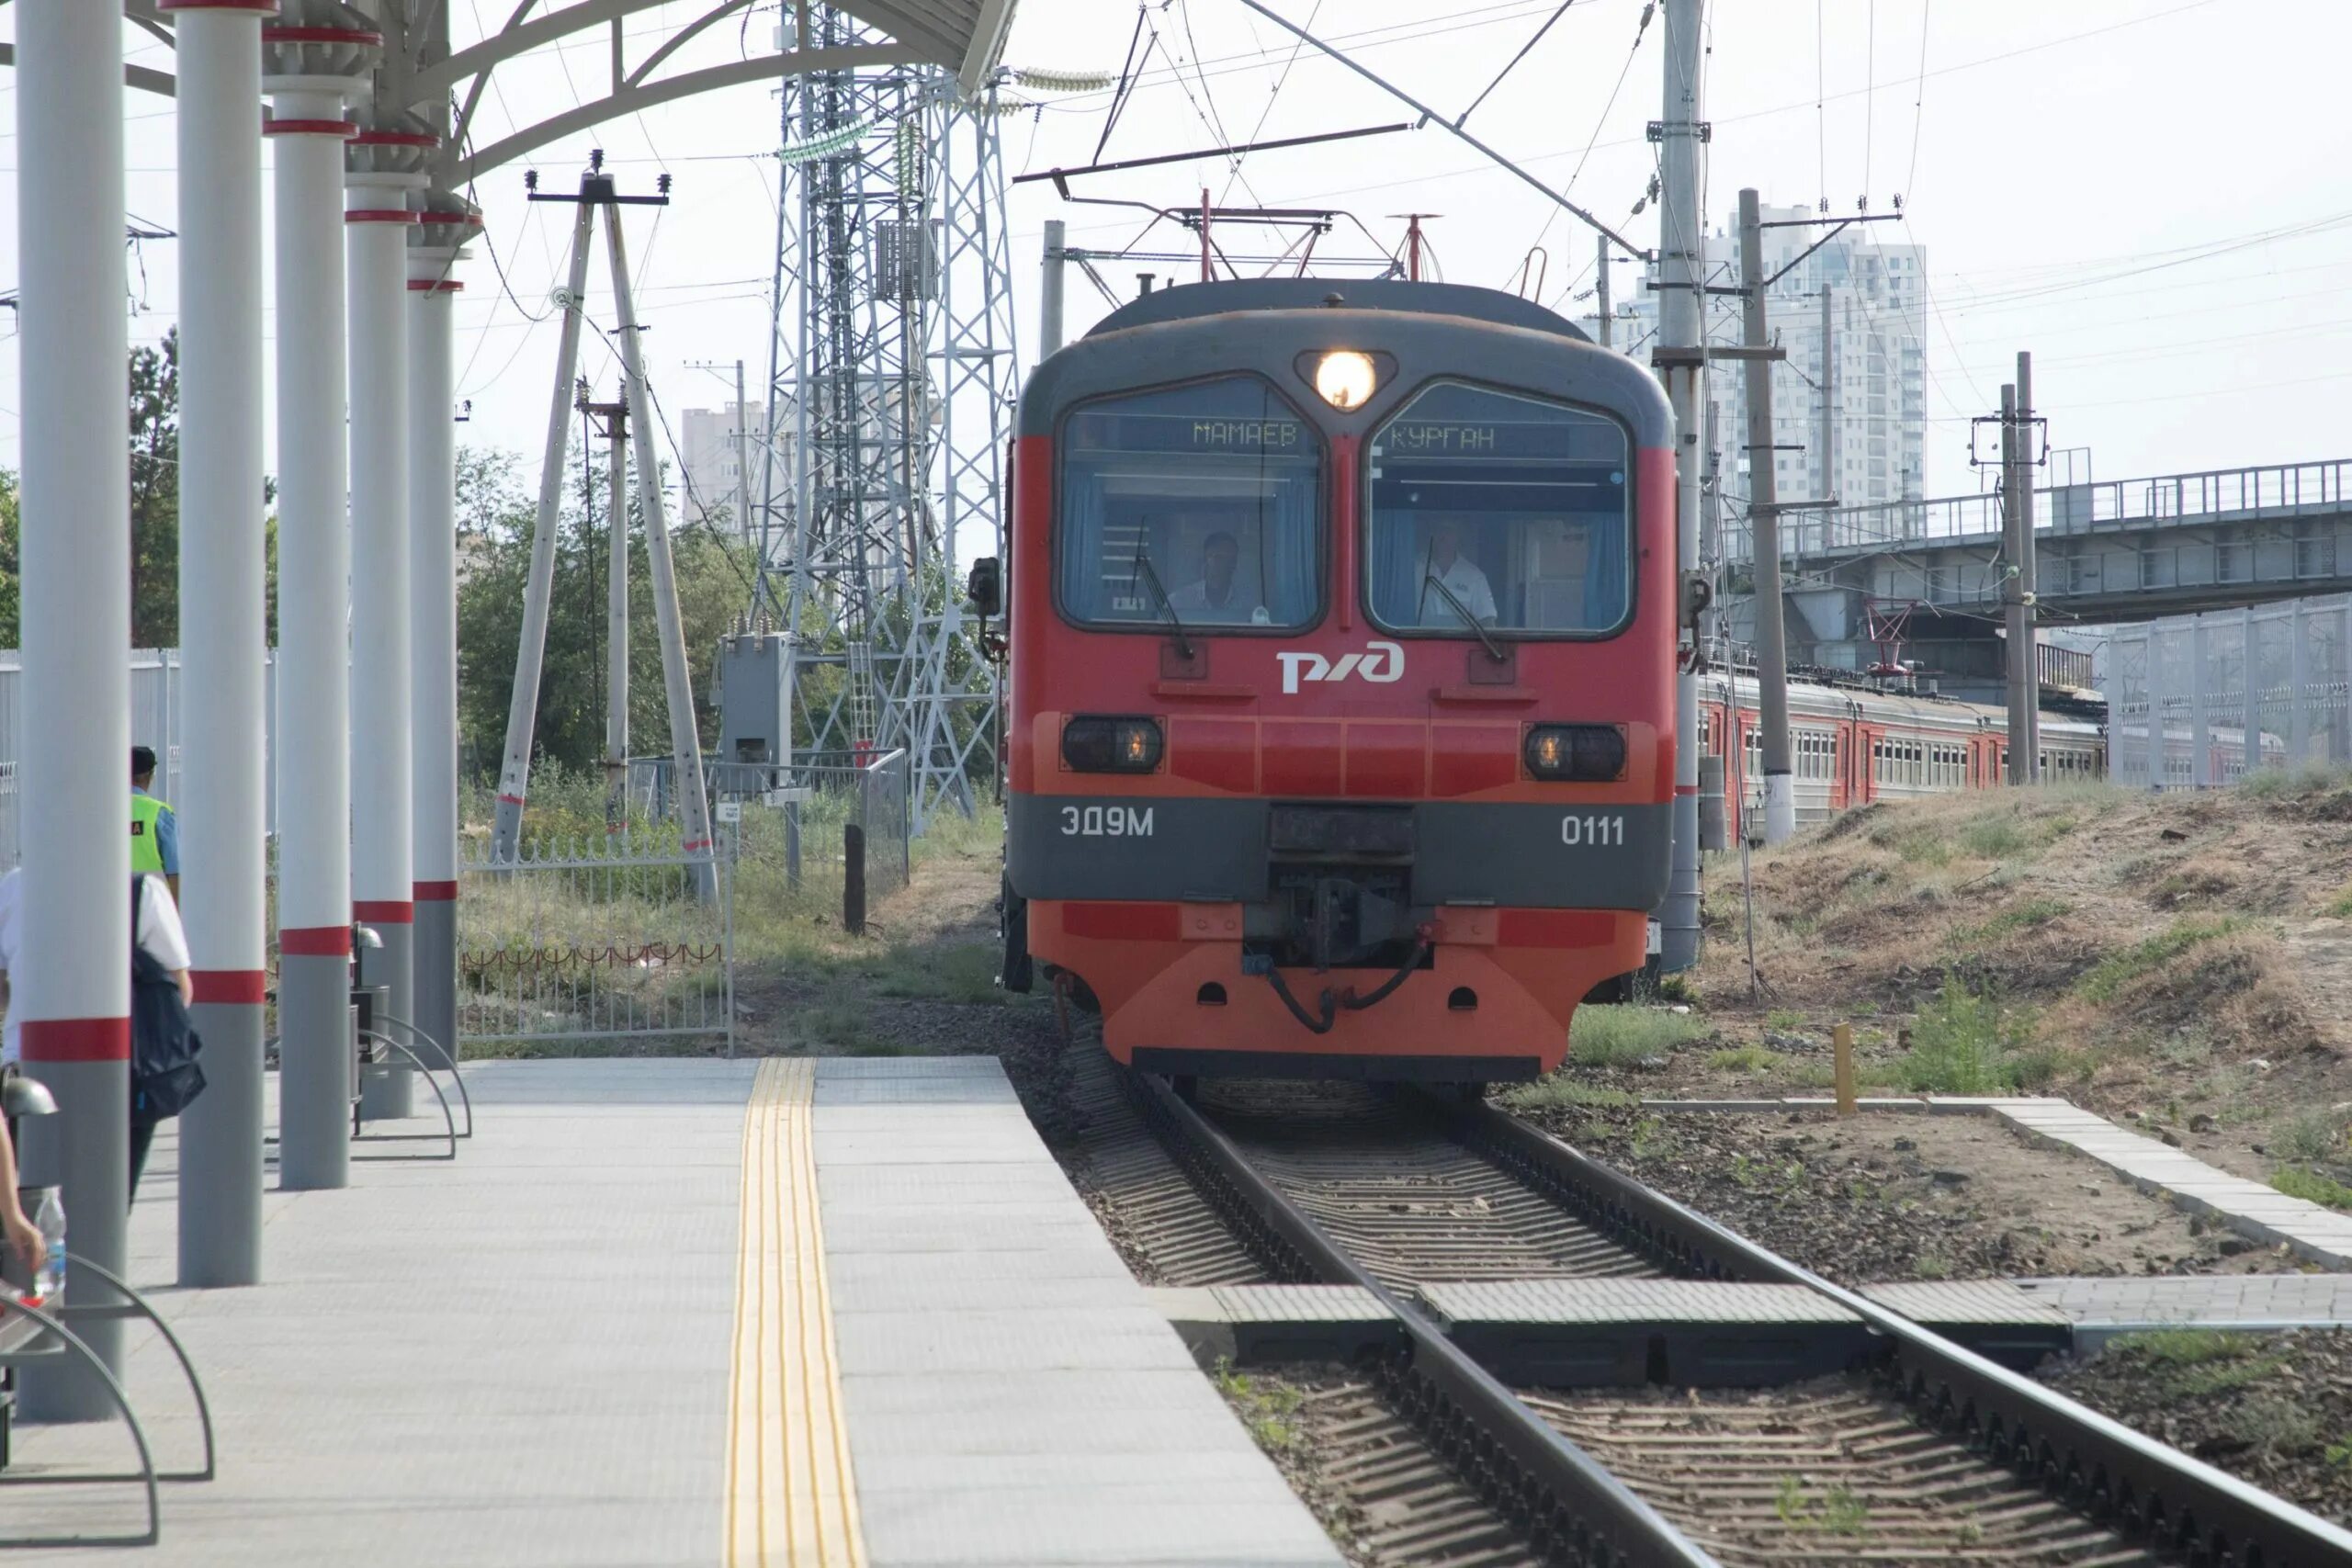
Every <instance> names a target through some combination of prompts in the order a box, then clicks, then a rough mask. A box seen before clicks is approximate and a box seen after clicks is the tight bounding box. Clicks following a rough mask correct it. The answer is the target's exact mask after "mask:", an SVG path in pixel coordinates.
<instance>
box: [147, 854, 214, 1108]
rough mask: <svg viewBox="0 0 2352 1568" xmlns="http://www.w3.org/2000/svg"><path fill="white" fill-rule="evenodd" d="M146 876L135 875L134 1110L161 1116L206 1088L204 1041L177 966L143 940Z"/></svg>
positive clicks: (186, 1105) (188, 1103)
mask: <svg viewBox="0 0 2352 1568" xmlns="http://www.w3.org/2000/svg"><path fill="white" fill-rule="evenodd" d="M146 890H147V879H146V878H145V877H144V876H134V877H132V878H131V879H130V1115H131V1119H132V1120H133V1121H139V1122H162V1121H165V1120H167V1119H169V1118H171V1117H174V1116H177V1115H178V1114H179V1113H180V1112H181V1111H185V1110H187V1108H188V1106H189V1105H190V1104H191V1103H192V1102H193V1101H194V1100H195V1099H196V1097H197V1096H198V1095H199V1094H202V1093H203V1092H204V1068H203V1067H202V1066H199V1065H198V1062H197V1059H196V1057H197V1053H198V1052H200V1051H202V1050H203V1049H204V1042H203V1041H202V1040H201V1039H199V1038H198V1036H197V1032H196V1031H195V1030H193V1029H191V1028H190V1027H188V1021H187V1002H186V1001H185V1000H183V999H182V998H181V996H180V987H179V982H178V981H176V980H175V979H173V978H172V972H171V971H170V970H168V969H166V968H164V966H163V965H162V964H158V963H156V962H155V960H154V957H153V955H152V954H150V953H148V952H147V950H146V949H145V948H142V947H141V946H140V945H139V905H140V902H141V897H143V895H144V894H145V893H146Z"/></svg>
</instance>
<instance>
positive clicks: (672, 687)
mask: <svg viewBox="0 0 2352 1568" xmlns="http://www.w3.org/2000/svg"><path fill="white" fill-rule="evenodd" d="M669 185H670V177H669V176H668V175H662V195H661V196H659V197H642V196H615V195H613V194H612V188H613V185H612V177H611V176H610V175H606V176H605V177H604V193H603V195H602V197H600V198H599V205H601V206H603V207H604V208H605V254H606V257H607V258H608V260H609V262H610V265H611V266H612V269H613V299H614V301H615V303H616V305H617V307H618V308H619V311H620V321H619V322H618V324H617V326H616V331H615V333H614V335H615V336H616V337H618V338H619V339H620V340H621V366H622V368H623V369H624V370H625V371H627V373H628V405H629V417H630V419H631V421H632V422H633V423H635V424H636V426H637V429H636V431H635V432H634V433H633V434H634V436H635V441H636V448H637V495H638V506H639V510H640V511H642V512H643V513H644V514H645V560H646V565H647V568H648V572H647V575H648V576H650V578H651V579H652V581H653V624H654V628H655V630H656V632H657V633H658V635H659V636H660V637H661V639H662V690H663V692H664V694H666V695H667V696H668V698H669V705H670V755H671V770H672V771H671V778H670V784H671V795H672V797H673V799H674V800H675V801H676V802H677V807H678V826H679V829H680V830H681V835H682V840H683V841H682V842H681V844H680V848H681V849H683V850H684V852H685V853H686V854H687V855H688V856H689V857H692V856H695V855H702V856H704V857H706V858H705V860H704V861H703V863H702V864H701V865H700V866H699V867H698V868H697V870H696V871H695V886H697V887H698V888H699V890H700V892H701V895H702V897H704V898H706V899H711V898H716V897H718V866H717V865H716V863H714V862H713V861H711V860H710V859H709V858H707V857H708V856H709V855H710V852H711V842H710V797H709V795H707V794H705V793H704V788H703V773H702V737H701V735H700V734H699V733H698V732H697V731H696V729H695V694H694V682H693V677H692V676H691V674H690V673H689V672H688V670H687V665H686V639H685V631H684V627H683V626H681V625H680V624H679V620H678V579H677V572H676V569H675V567H674V566H673V563H672V561H671V559H670V525H669V520H668V518H667V517H666V516H665V515H664V514H663V511H662V468H661V465H660V464H659V463H658V462H657V461H656V460H655V459H654V456H653V411H652V408H651V406H650V403H651V400H650V397H649V396H648V395H647V392H646V389H645V351H644V348H643V346H642V345H641V344H639V342H638V337H639V327H638V324H637V307H636V303H635V301H634V300H633V299H631V297H630V291H629V276H628V246H627V244H626V243H624V242H623V240H622V238H621V219H620V214H619V213H618V212H616V211H615V210H613V209H614V208H615V207H617V206H644V205H651V204H657V203H663V202H667V201H668V200H669ZM585 189H586V186H584V185H583V186H582V190H583V191H584V190H585Z"/></svg>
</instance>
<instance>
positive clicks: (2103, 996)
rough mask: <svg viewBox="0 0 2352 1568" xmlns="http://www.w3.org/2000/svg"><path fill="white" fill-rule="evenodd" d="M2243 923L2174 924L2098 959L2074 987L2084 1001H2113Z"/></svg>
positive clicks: (2225, 919)
mask: <svg viewBox="0 0 2352 1568" xmlns="http://www.w3.org/2000/svg"><path fill="white" fill-rule="evenodd" d="M2244 927H2245V921H2244V920H2242V919H2237V918H2236V917H2234V916H2226V915H2225V916H2221V917H2218V918H2217V917H2210V916H2192V917H2189V918H2188V919H2178V920H2175V921H2174V922H2173V923H2172V924H2171V925H2169V926H2167V927H2165V929H2164V930H2163V931H2158V932H2157V933H2156V934H2155V935H2154V936H2152V937H2149V938H2147V939H2146V940H2145V941H2143V942H2135V943H2133V944H2132V945H2131V946H2130V947H2127V948H2125V949H2124V950H2123V951H2122V952H2120V953H2109V955H2108V956H2107V957H2105V958H2103V959H2101V960H2100V961H2099V962H2098V964H2097V965H2096V966H2095V967H2094V968H2093V969H2092V970H2091V972H2090V973H2089V974H2087V975H2086V976H2083V978H2082V983H2081V984H2080V985H2079V986H2078V987H2076V989H2077V990H2078V991H2079V992H2080V993H2081V995H2082V997H2083V998H2084V999H2085V1000H2086V1001H2093V1002H2104V1001H2111V1000H2113V999H2114V998H2115V995H2116V993H2117V992H2119V991H2120V990H2121V989H2122V988H2123V987H2124V986H2125V985H2126V984H2127V983H2128V982H2130V981H2131V980H2134V979H2137V978H2138V977H2139V976H2143V975H2145V974H2149V973H2151V972H2152V971H2154V970H2157V969H2161V968H2163V967H2164V966H2165V964H2170V963H2171V962H2172V961H2173V960H2174V959H2176V958H2178V957H2179V956H2180V955H2181V954H2182V953H2187V952H2188V950H2189V949H2191V948H2193V947H2197V946H2199V944H2201V943H2204V942H2211V941H2213V940H2214V939H2215V938H2217V937H2224V936H2227V935H2229V934H2230V933H2231V932H2232V931H2238V930H2241V929H2243V928H2244Z"/></svg>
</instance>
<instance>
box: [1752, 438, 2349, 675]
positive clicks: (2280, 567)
mask: <svg viewBox="0 0 2352 1568" xmlns="http://www.w3.org/2000/svg"><path fill="white" fill-rule="evenodd" d="M2034 518H2035V521H2036V523H2037V525H2038V526H2037V528H2036V530H2035V540H2036V545H2035V550H2036V575H2037V578H2038V585H2039V593H2038V596H2039V603H2040V604H2041V624H2042V626H2045V627H2050V626H2065V625H2067V624H2069V623H2072V624H2076V625H2089V624H2099V623H2112V622H2127V621H2144V620H2149V619H2153V618H2154V617H2156V616H2159V615H2181V614H2186V613H2192V612H2201V611H2208V610H2216V609H2226V608H2233V607H2239V606H2244V605H2248V604H2258V603H2263V602H2266V601H2269V600H2274V599H2283V598H2291V597H2297V596H2301V595H2305V594H2313V593H2328V592H2339V591H2342V590H2345V589H2347V588H2352V458H2331V459H2326V460H2324V461H2318V462H2306V463H2282V464H2271V465H2266V466H2259V467H2250V468H2218V469H2207V470H2203V471H2199V472H2194V473H2178V474H2161V475H2156V476H2154V477H2151V478H2144V479H2109V480H2103V481H2097V482H2092V481H2085V482H2081V483H2064V484H2053V485H2050V486H2047V487H2044V488H2042V489H2040V490H2038V491H2036V492H2035V503H2034ZM1724 555H1725V559H1726V564H1727V566H1728V567H1729V568H1730V570H1731V571H1732V573H1733V577H1734V582H1735V585H1736V586H1739V587H1741V588H1743V589H1744V586H1745V583H1744V579H1745V578H1746V575H1747V574H1746V568H1747V563H1748V561H1749V559H1750V557H1749V553H1748V536H1747V533H1746V532H1745V531H1744V530H1740V531H1737V532H1736V535H1735V534H1732V533H1728V532H1727V535H1726V537H1725V539H1724ZM1781 568H1782V572H1783V581H1785V582H1787V583H1788V584H1789V585H1790V586H1789V588H1788V592H1787V604H1788V609H1789V611H1790V615H1789V651H1790V656H1791V657H1792V659H1796V660H1801V661H1805V662H1810V663H1814V664H1819V665H1826V666H1830V667H1837V668H1861V667H1865V666H1867V665H1868V664H1870V663H1871V662H1872V661H1873V660H1874V659H1875V658H1877V657H1879V649H1880V646H1881V645H1882V644H1883V643H1886V642H1889V641H1891V640H1893V639H1894V637H1898V636H1899V637H1900V640H1901V642H1902V644H1903V656H1904V657H1905V658H1906V659H1911V660H1917V661H1918V662H1919V663H1920V664H1921V665H1922V666H1923V667H1924V668H1925V669H1927V670H1928V671H1934V672H1935V673H1936V674H1937V675H1938V676H1939V678H1940V679H1941V681H1942V682H1943V685H1944V689H1945V690H1947V691H1951V692H1953V693H1954V694H1975V693H1976V689H1977V687H1978V686H1980V685H1985V693H1984V694H1985V695H1989V696H1992V697H1993V700H1996V701H1997V700H1999V699H1998V697H1997V695H1996V693H1997V691H1998V687H1999V682H2000V678H2001V652H2000V648H2001V645H2000V640H1999V637H1998V635H1997V623H1998V620H1999V616H2000V604H2001V583H2002V581H2003V580H2004V578H2005V576H2006V574H2007V558H2006V555H2005V552H2004V551H2003V548H2002V541H2001V497H2000V495H1999V494H1998V493H1997V492H1987V493H1985V494H1979V495H1962V496H1949V497H1945V498H1943V499H1940V500H1934V501H1905V502H1892V503H1888V504H1883V505H1876V506H1857V507H1844V508H1835V509H1826V510H1816V511H1791V512H1788V513H1783V515H1782V517H1781ZM1728 608H1729V615H1730V618H1731V622H1732V628H1733V635H1734V636H1735V637H1737V636H1739V635H1740V634H1741V628H1742V627H1744V626H1745V625H1747V614H1748V607H1747V600H1746V598H1745V595H1744V593H1742V594H1737V595H1735V596H1734V597H1733V598H1732V600H1731V602H1730V604H1729V606H1728ZM1894 628H1899V631H1897V630H1895V629H1894ZM2053 660H2055V661H2056V662H2057V663H2060V664H2063V663H2064V661H2065V660H2064V654H2063V653H2053V655H2052V657H2051V658H2046V659H2045V660H2044V665H2045V679H2046V680H2048V679H2052V678H2053V676H2054V675H2055V671H2054V670H2053V668H2052V662H2053ZM1988 682H1989V684H1986V683H1988ZM2062 683H2078V682H2071V681H2064V682H2062Z"/></svg>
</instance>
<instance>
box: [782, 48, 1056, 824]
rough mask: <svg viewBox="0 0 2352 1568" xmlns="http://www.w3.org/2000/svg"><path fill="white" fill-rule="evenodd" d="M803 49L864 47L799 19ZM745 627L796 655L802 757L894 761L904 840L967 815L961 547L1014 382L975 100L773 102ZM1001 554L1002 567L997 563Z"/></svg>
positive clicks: (967, 671)
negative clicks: (789, 645)
mask: <svg viewBox="0 0 2352 1568" xmlns="http://www.w3.org/2000/svg"><path fill="white" fill-rule="evenodd" d="M809 29H810V35H811V36H810V38H809V39H808V40H807V44H806V47H812V48H820V49H821V48H836V47H841V46H844V45H848V44H853V43H858V42H867V41H871V40H872V35H870V34H868V33H867V32H866V31H865V29H863V28H862V27H861V25H860V24H858V23H856V22H855V21H854V20H852V19H851V18H849V17H845V16H843V15H842V13H840V12H838V11H835V10H833V9H831V8H830V7H820V8H812V10H811V12H810V21H809ZM783 98H784V111H783V116H782V124H783V132H784V141H783V148H782V151H781V153H780V159H779V166H780V169H781V171H782V174H783V182H782V187H781V192H780V195H781V199H780V201H779V204H778V214H777V224H776V264H775V292H774V300H773V306H774V315H773V319H772V333H773V336H772V338H771V345H772V347H771V355H770V368H769V378H768V381H769V390H768V420H767V426H768V429H767V439H766V441H765V443H764V457H765V461H764V463H763V469H764V478H763V482H762V486H761V489H762V504H761V506H760V508H759V512H760V517H759V523H760V530H759V531H760V537H761V551H760V557H761V559H760V586H759V590H758V594H757V598H758V604H757V605H756V606H755V607H756V608H757V609H759V610H761V611H763V612H766V613H769V614H773V615H776V616H778V617H779V618H780V619H781V621H782V623H783V626H784V627H785V629H786V630H787V631H788V632H790V633H791V634H792V636H793V637H794V647H795V656H794V670H795V680H794V703H795V710H796V714H797V716H798V717H799V719H800V721H801V722H802V723H803V724H805V726H806V729H805V735H806V738H807V739H806V744H808V745H809V746H811V747H813V748H815V749H817V750H868V749H888V748H892V747H900V746H903V747H905V748H906V749H907V750H908V751H909V752H910V761H911V763H912V768H911V775H912V784H913V796H914V798H913V802H912V805H913V811H914V825H915V828H916V830H917V831H921V830H922V828H923V826H924V825H925V824H926V823H927V822H928V820H929V818H930V816H931V813H932V812H933V810H935V809H937V808H938V807H939V806H940V805H941V804H942V803H943V802H944V803H949V804H952V805H954V806H956V807H958V808H959V809H962V810H965V811H969V810H970V809H971V808H972V807H973V804H974V801H975V798H976V791H975V789H974V787H973V783H972V779H971V771H972V768H973V765H974V762H975V760H976V758H978V757H980V756H984V755H986V753H985V752H983V751H982V750H981V747H982V746H983V744H984V743H985V742H987V741H988V740H989V738H990V736H991V734H992V731H993V723H992V720H993V716H994V713H995V672H994V670H993V668H992V667H991V666H990V665H989V662H988V661H987V660H986V659H985V658H983V657H982V656H981V655H980V652H979V650H978V647H977V646H976V644H975V642H974V639H973V638H972V637H971V636H970V635H969V634H968V633H967V630H966V628H965V625H964V619H963V615H962V613H961V603H962V596H963V595H962V586H961V584H960V582H959V581H958V580H957V575H956V557H957V548H956V546H957V534H958V531H959V530H971V531H973V532H976V533H978V532H985V534H986V536H988V537H989V539H990V540H991V541H993V542H1001V538H1002V535H1003V529H1002V521H1001V505H1002V500H1003V485H1002V481H1003V473H1002V463H1003V446H1004V436H1005V433H1006V430H1007V426H1008V423H1009V417H1010V410H1011V407H1012V379H1013V374H1014V355H1013V335H1012V333H1013V328H1012V299H1011V288H1010V276H1009V274H1010V265H1011V253H1010V246H1009V244H1008V242H1007V239H1006V236H1005V230H1004V179H1003V164H1002V161H1001V155H1000V152H999V146H998V132H997V113H996V96H995V91H994V89H993V87H989V88H986V89H983V93H982V96H981V97H980V98H979V99H978V100H977V101H975V100H970V99H967V98H966V97H964V96H962V95H961V93H960V92H959V90H958V88H957V86H956V82H955V79H954V77H953V76H952V75H951V74H950V73H947V72H945V71H942V70H937V69H933V68H927V67H889V68H880V69H874V68H869V69H866V70H863V71H837V72H822V73H809V74H808V75H806V76H803V77H801V78H798V79H797V80H795V81H794V82H792V83H790V84H789V85H786V88H785V89H784V93H783ZM1000 553H1001V549H1000Z"/></svg>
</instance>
